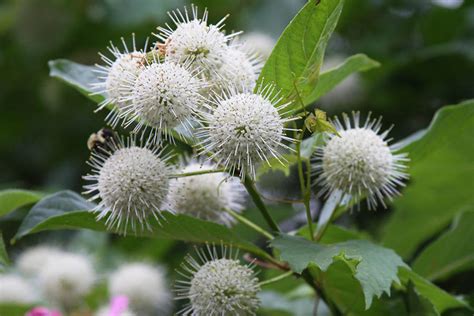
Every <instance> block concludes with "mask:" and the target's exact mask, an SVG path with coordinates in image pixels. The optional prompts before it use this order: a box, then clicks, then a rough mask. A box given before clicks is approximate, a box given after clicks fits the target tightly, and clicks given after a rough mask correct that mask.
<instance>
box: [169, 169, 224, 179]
mask: <svg viewBox="0 0 474 316" xmlns="http://www.w3.org/2000/svg"><path fill="white" fill-rule="evenodd" d="M224 171H225V170H224V169H209V170H198V171H193V172H186V173H180V174H172V175H171V176H170V178H184V177H192V176H198V175H202V174H208V173H219V172H224Z"/></svg>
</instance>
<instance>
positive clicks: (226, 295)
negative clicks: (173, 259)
mask: <svg viewBox="0 0 474 316" xmlns="http://www.w3.org/2000/svg"><path fill="white" fill-rule="evenodd" d="M198 257H199V261H198V260H196V259H194V258H193V257H191V256H188V257H187V258H186V259H185V263H184V264H183V270H184V271H185V273H183V275H184V276H185V277H186V278H187V279H186V280H182V281H178V283H177V285H176V292H177V293H178V296H177V298H178V299H187V300H189V303H188V304H187V305H186V306H185V307H184V308H183V309H182V310H181V311H180V312H179V313H180V314H182V315H196V316H204V315H255V313H256V311H257V309H258V307H259V305H260V300H259V299H258V297H257V294H258V292H259V291H260V285H259V281H258V279H257V277H256V275H255V272H254V271H253V270H252V266H244V265H242V264H240V262H239V260H237V256H236V255H235V256H233V255H232V251H230V253H229V255H228V256H227V253H226V250H224V254H223V257H222V258H218V257H217V254H216V251H215V249H213V250H211V249H209V255H207V254H206V253H205V252H204V251H201V252H200V253H199V255H198ZM186 273H188V274H186Z"/></svg>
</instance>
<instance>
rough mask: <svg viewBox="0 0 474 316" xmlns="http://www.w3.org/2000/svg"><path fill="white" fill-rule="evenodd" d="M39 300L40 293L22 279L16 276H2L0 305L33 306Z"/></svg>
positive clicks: (0, 278) (0, 276) (0, 277)
mask: <svg viewBox="0 0 474 316" xmlns="http://www.w3.org/2000/svg"><path fill="white" fill-rule="evenodd" d="M37 300H38V293H37V292H36V291H35V289H34V288H33V286H32V285H31V284H30V283H29V282H28V281H26V280H25V279H23V278H22V277H20V276H18V275H14V274H3V275H2V274H0V304H32V303H34V302H36V301H37Z"/></svg>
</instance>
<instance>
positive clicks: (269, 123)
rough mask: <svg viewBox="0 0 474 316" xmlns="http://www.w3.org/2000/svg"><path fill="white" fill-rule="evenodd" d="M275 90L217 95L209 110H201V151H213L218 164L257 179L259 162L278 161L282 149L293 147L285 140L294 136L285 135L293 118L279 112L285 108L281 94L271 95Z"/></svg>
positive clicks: (204, 152) (199, 134)
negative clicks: (288, 123)
mask: <svg viewBox="0 0 474 316" xmlns="http://www.w3.org/2000/svg"><path fill="white" fill-rule="evenodd" d="M273 93H274V89H273V88H271V87H270V86H267V87H265V88H261V89H259V90H258V92H257V93H251V92H244V93H237V92H235V91H229V92H227V93H224V95H223V96H216V97H215V98H214V101H213V104H211V105H210V106H209V107H208V110H209V112H206V111H203V112H202V113H201V117H202V122H203V125H204V126H203V127H202V128H201V129H200V130H199V132H198V133H197V135H198V137H200V138H202V139H203V140H202V141H201V146H202V148H203V149H202V150H201V154H208V153H209V154H210V156H211V159H214V160H215V161H216V162H217V164H218V165H222V166H224V167H225V168H226V169H228V170H229V171H230V172H231V174H234V173H235V172H236V171H239V172H240V176H241V177H244V175H245V174H249V175H250V176H251V177H253V178H255V170H256V166H257V164H259V163H261V162H267V163H269V159H270V158H272V157H273V158H275V159H277V160H279V161H280V162H281V163H282V164H283V163H284V162H283V158H281V150H282V149H290V148H289V147H288V146H287V145H286V144H285V143H284V142H285V141H287V142H292V141H293V139H291V138H290V137H288V136H286V135H285V132H286V131H287V130H291V129H289V128H285V123H287V122H289V121H292V120H293V118H284V117H283V116H284V114H280V113H279V112H280V111H281V110H283V109H284V108H285V107H286V104H284V105H278V104H279V103H280V101H281V99H280V98H279V97H278V94H276V96H274V97H270V96H271V95H272V94H273Z"/></svg>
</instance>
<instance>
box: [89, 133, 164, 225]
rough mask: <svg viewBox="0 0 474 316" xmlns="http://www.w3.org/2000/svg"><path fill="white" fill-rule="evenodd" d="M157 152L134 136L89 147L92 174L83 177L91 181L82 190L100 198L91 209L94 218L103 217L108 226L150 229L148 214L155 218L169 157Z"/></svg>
mask: <svg viewBox="0 0 474 316" xmlns="http://www.w3.org/2000/svg"><path fill="white" fill-rule="evenodd" d="M161 152H162V151H160V150H159V149H158V148H157V147H155V146H153V145H146V146H144V147H140V146H138V145H136V144H135V140H134V139H128V140H127V141H126V142H125V141H123V140H118V141H115V140H111V141H110V142H109V143H108V145H107V147H105V149H104V148H102V147H100V148H98V149H97V150H93V151H92V154H91V158H90V161H89V165H90V166H91V167H92V174H89V175H87V176H85V177H84V179H85V180H86V181H89V182H91V183H90V184H88V185H85V186H84V188H85V189H86V192H85V194H94V195H93V196H92V197H91V200H92V201H94V200H100V203H99V204H98V205H97V207H96V208H95V209H94V210H93V211H96V212H98V213H99V215H98V219H101V218H104V217H107V221H106V224H107V226H108V227H109V228H110V229H116V230H118V231H122V232H123V233H126V231H127V228H128V227H129V226H130V227H131V228H132V230H133V231H136V230H137V225H138V226H139V227H138V228H140V229H141V230H143V229H144V228H147V229H151V225H150V222H149V221H150V216H152V217H153V218H154V219H155V220H157V221H159V217H160V216H162V214H161V206H162V203H163V201H164V200H165V198H166V195H167V193H168V186H169V174H170V173H171V167H170V166H168V165H167V163H166V161H167V159H168V158H169V157H164V158H160V154H161Z"/></svg>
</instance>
